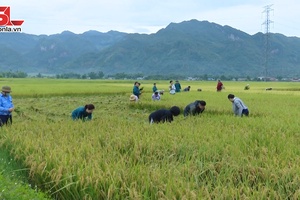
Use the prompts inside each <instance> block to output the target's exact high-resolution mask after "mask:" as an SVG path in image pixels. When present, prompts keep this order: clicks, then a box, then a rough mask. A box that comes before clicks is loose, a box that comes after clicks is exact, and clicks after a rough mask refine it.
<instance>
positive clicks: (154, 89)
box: [152, 83, 157, 92]
mask: <svg viewBox="0 0 300 200" xmlns="http://www.w3.org/2000/svg"><path fill="white" fill-rule="evenodd" d="M152 91H153V92H156V91H157V87H156V83H153V88H152Z"/></svg>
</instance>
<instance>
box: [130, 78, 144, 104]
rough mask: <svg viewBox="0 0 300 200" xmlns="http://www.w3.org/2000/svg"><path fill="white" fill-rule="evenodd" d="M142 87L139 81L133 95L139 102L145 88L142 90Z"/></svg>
mask: <svg viewBox="0 0 300 200" xmlns="http://www.w3.org/2000/svg"><path fill="white" fill-rule="evenodd" d="M140 85H141V83H139V82H137V81H136V82H134V86H133V89H132V93H133V95H134V96H135V101H138V100H139V98H140V95H141V94H142V92H141V90H143V88H141V89H140Z"/></svg>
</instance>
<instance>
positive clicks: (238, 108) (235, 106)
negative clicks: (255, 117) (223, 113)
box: [232, 97, 248, 116]
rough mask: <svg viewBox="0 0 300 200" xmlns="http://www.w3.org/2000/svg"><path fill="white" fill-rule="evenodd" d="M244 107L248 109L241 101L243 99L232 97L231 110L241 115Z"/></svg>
mask: <svg viewBox="0 0 300 200" xmlns="http://www.w3.org/2000/svg"><path fill="white" fill-rule="evenodd" d="M244 109H248V107H247V106H246V105H245V104H244V103H243V101H242V100H241V99H240V98H238V97H234V99H233V102H232V110H233V112H234V114H235V115H236V116H242V112H243V110H244Z"/></svg>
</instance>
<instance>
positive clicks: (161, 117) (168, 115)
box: [149, 106, 180, 124]
mask: <svg viewBox="0 0 300 200" xmlns="http://www.w3.org/2000/svg"><path fill="white" fill-rule="evenodd" d="M179 114H180V108H179V107H177V106H173V107H171V108H170V110H167V109H160V110H157V111H155V112H153V113H151V114H150V115H149V123H150V124H152V123H159V122H162V123H164V122H172V121H173V116H178V115H179Z"/></svg>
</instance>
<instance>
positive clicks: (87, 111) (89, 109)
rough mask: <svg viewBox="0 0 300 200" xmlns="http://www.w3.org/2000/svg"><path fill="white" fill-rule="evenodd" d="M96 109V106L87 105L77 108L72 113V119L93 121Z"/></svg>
mask: <svg viewBox="0 0 300 200" xmlns="http://www.w3.org/2000/svg"><path fill="white" fill-rule="evenodd" d="M94 109H95V106H94V105H93V104H87V105H85V106H81V107H79V108H76V109H75V110H73V112H72V119H73V120H78V119H81V120H82V121H87V120H91V119H92V113H93V111H94Z"/></svg>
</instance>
